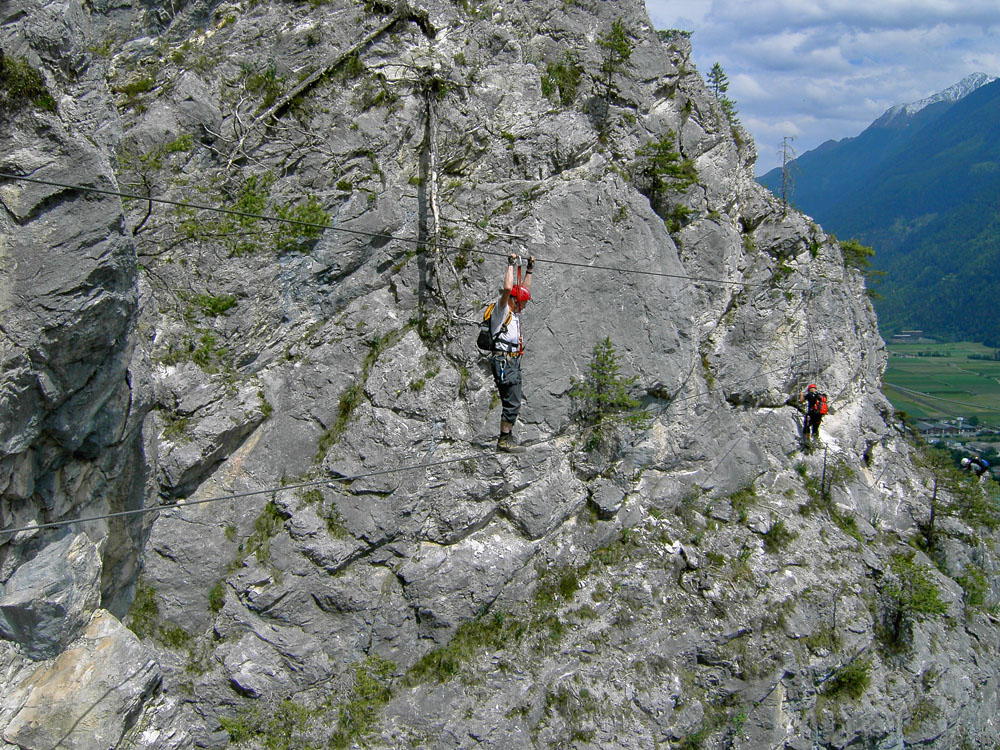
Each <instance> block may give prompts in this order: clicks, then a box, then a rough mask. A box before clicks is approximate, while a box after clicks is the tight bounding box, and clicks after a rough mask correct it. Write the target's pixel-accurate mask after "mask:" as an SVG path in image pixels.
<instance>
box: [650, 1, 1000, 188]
mask: <svg viewBox="0 0 1000 750" xmlns="http://www.w3.org/2000/svg"><path fill="white" fill-rule="evenodd" d="M646 8H647V10H648V11H649V16H650V18H651V19H652V20H653V25H654V26H655V27H656V28H658V29H670V28H678V29H685V30H687V31H691V32H693V34H692V37H691V42H692V45H693V55H694V62H695V64H696V65H697V66H698V70H699V72H700V73H701V74H702V75H703V76H704V75H705V73H707V72H708V70H709V69H710V68H711V67H712V64H713V63H715V62H719V63H721V65H722V67H723V69H724V70H725V71H726V74H727V75H728V76H729V92H728V96H729V97H730V98H731V99H734V100H735V101H736V106H737V110H738V113H739V117H740V121H741V122H742V123H743V125H744V126H745V127H746V128H747V130H749V131H750V133H751V135H753V137H754V141H755V142H756V143H757V152H758V158H757V169H756V171H757V174H763V173H764V172H767V171H768V170H770V169H772V168H774V167H775V166H777V165H778V164H779V163H780V156H779V154H780V150H781V143H782V137H783V136H793V137H794V139H795V140H793V141H792V142H791V145H792V147H793V148H794V149H795V151H796V152H797V153H800V154H801V153H805V152H806V151H809V150H810V149H813V148H816V147H817V146H818V145H820V144H821V143H823V142H824V141H826V140H829V139H835V140H836V139H840V138H845V137H848V136H854V135H857V134H858V133H860V132H861V131H862V130H864V129H865V128H866V127H867V126H868V125H869V124H870V123H871V122H872V121H873V120H875V119H876V118H878V117H879V115H881V114H882V113H883V112H885V110H887V109H888V108H889V107H891V106H893V105H894V104H907V103H910V102H914V101H918V100H920V99H923V98H924V97H926V96H929V95H931V94H934V93H936V92H938V91H942V90H944V89H946V88H948V87H949V86H951V85H952V84H955V83H958V81H960V80H961V79H962V78H964V77H965V76H967V75H969V74H970V73H976V72H983V73H988V74H990V75H1000V0H646Z"/></svg>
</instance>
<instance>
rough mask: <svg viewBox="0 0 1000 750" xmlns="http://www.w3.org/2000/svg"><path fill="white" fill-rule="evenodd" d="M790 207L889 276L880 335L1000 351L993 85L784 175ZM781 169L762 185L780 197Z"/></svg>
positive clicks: (894, 111)
mask: <svg viewBox="0 0 1000 750" xmlns="http://www.w3.org/2000/svg"><path fill="white" fill-rule="evenodd" d="M789 171H790V174H791V176H792V178H793V186H792V189H791V191H790V201H791V203H792V204H793V205H794V206H795V207H796V208H798V209H799V210H801V211H803V212H804V213H806V214H808V215H810V216H812V217H813V218H814V219H815V220H816V221H818V222H819V223H820V224H821V225H822V226H823V228H824V229H825V230H826V231H828V232H832V233H833V234H835V235H836V236H837V237H839V238H840V239H857V240H859V241H861V242H862V243H863V244H865V245H871V246H872V247H874V248H875V253H876V254H875V258H874V262H873V266H874V267H875V268H876V269H878V270H882V271H885V272H886V276H885V278H884V279H883V280H882V282H881V283H880V284H878V286H877V291H878V292H879V293H880V294H881V295H882V299H880V300H876V302H875V306H876V309H877V311H878V314H879V323H880V327H881V328H882V331H883V334H885V335H890V334H892V333H894V332H896V331H898V330H900V329H905V328H918V329H922V330H923V331H925V332H926V333H927V334H929V335H933V336H939V337H944V338H952V339H972V340H975V341H981V342H983V343H986V344H987V345H990V346H1000V315H998V313H997V309H996V307H997V305H996V303H997V299H998V297H1000V80H997V79H996V78H995V77H993V76H988V75H986V74H984V73H976V74H973V75H970V76H968V77H967V78H965V79H963V80H962V81H960V82H959V83H957V84H956V85H954V86H952V87H950V88H948V89H946V90H945V91H942V92H941V93H939V94H936V95H934V96H931V97H928V98H927V99H922V100H921V101H919V102H914V103H912V104H902V105H897V106H895V107H892V108H890V109H889V110H887V111H886V112H885V114H883V115H882V116H881V117H879V118H878V119H877V120H875V122H873V123H872V124H871V125H870V126H869V127H868V128H867V129H866V130H865V131H864V132H863V133H861V134H860V135H858V136H856V137H853V138H844V139H843V140H840V141H827V142H826V143H824V144H822V145H821V146H819V147H818V148H816V149H813V150H812V151H808V152H806V153H804V154H802V155H801V156H800V157H798V158H797V159H796V160H795V161H793V162H791V163H790V168H789ZM781 177H782V173H781V169H780V168H779V169H773V170H771V171H770V172H768V173H767V174H765V175H764V176H762V177H760V178H759V182H760V183H761V184H763V185H765V186H766V187H768V188H770V189H771V190H772V191H773V192H774V193H775V194H778V195H780V194H781Z"/></svg>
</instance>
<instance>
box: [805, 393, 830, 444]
mask: <svg viewBox="0 0 1000 750" xmlns="http://www.w3.org/2000/svg"><path fill="white" fill-rule="evenodd" d="M803 402H805V405H806V416H805V418H804V419H803V420H802V440H803V442H806V443H808V442H809V434H810V432H811V433H812V439H813V440H814V441H818V440H819V423H820V422H822V421H823V416H824V415H825V414H826V394H825V393H820V392H819V391H818V390H816V385H815V383H810V384H809V387H808V388H807V389H806V392H805V393H800V394H799V403H803Z"/></svg>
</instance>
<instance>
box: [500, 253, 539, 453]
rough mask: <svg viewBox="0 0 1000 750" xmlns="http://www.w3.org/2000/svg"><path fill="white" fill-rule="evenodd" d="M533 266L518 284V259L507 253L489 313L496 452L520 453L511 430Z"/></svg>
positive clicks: (519, 395) (518, 406)
mask: <svg viewBox="0 0 1000 750" xmlns="http://www.w3.org/2000/svg"><path fill="white" fill-rule="evenodd" d="M534 267H535V257H534V256H531V257H530V258H528V263H527V265H526V266H525V274H524V280H523V281H521V269H520V258H519V257H518V256H517V255H515V254H514V253H511V254H510V255H509V256H508V257H507V272H506V273H505V274H504V277H503V289H501V291H500V299H499V300H498V301H497V304H496V307H495V309H494V310H493V313H492V314H491V315H490V320H489V326H490V341H491V347H490V349H491V354H490V369H491V370H492V372H493V382H494V383H496V386H497V391H498V393H499V394H500V403H501V405H502V407H503V410H502V411H501V413H500V436H499V437H498V438H497V451H499V452H503V453H520V452H522V451H523V450H524V448H522V447H521V446H519V445H518V444H517V443H516V442H515V440H514V436H513V435H512V434H511V431H512V430H513V429H514V423H515V422H516V421H517V415H518V412H520V410H521V399H522V395H523V394H522V391H521V354H522V353H523V352H524V341H523V339H522V336H521V311H523V310H524V306H525V305H526V304H527V303H528V300H530V299H531V291H530V289H531V272H532V271H533V270H534ZM515 268H517V277H518V282H519V283H517V284H515V283H514V269H515Z"/></svg>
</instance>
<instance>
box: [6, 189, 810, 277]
mask: <svg viewBox="0 0 1000 750" xmlns="http://www.w3.org/2000/svg"><path fill="white" fill-rule="evenodd" d="M0 178H4V179H9V180H23V181H25V182H33V183H35V184H38V185H48V186H50V187H58V188H63V189H65V190H78V191H81V192H89V193H98V194H100V195H113V196H117V197H119V198H127V199H130V200H139V201H146V202H148V203H162V204H164V205H167V206H177V207H179V208H192V209H198V210H201V211H214V212H216V213H221V214H226V215H228V216H238V217H240V218H245V219H259V220H263V221H273V222H277V223H284V224H293V225H295V226H300V227H306V228H310V229H322V230H329V231H333V232H344V233H346V234H353V235H357V236H360V237H369V238H371V239H380V240H397V241H399V242H409V243H412V244H416V245H425V244H427V243H426V241H425V240H421V239H419V238H414V237H400V236H397V235H393V234H387V233H385V232H366V231H364V230H361V229H350V228H348V227H341V226H333V225H332V224H320V223H317V222H312V221H303V220H301V219H292V218H288V217H284V216H272V215H269V214H257V213H252V212H249V211H237V210H236V209H232V208H220V207H218V206H208V205H205V204H201V203H189V202H186V201H175V200H171V199H169V198H159V197H154V196H152V195H139V194H138V193H126V192H123V191H120V190H107V189H104V188H96V187H89V186H86V185H74V184H70V183H65V182H56V181H54V180H42V179H39V178H37V177H27V176H25V175H17V174H11V173H9V172H0ZM483 231H486V232H489V230H483ZM506 236H508V237H512V238H517V239H520V240H525V239H526V238H525V237H523V236H522V235H514V234H508V235H506ZM437 247H439V248H444V249H448V250H456V251H463V252H464V251H468V249H469V248H467V247H462V246H460V245H454V244H448V243H438V245H437ZM476 252H477V253H479V254H481V255H492V256H496V257H499V258H506V257H507V256H508V255H509V253H503V252H499V251H496V250H478V249H477V250H476ZM535 262H536V263H550V264H552V265H557V266H568V267H571V268H585V269H590V270H595V271H610V272H616V273H623V274H633V275H640V276H655V277H659V278H666V279H681V280H684V281H691V282H696V283H704V284H718V285H720V286H736V287H752V286H758V285H763V284H764V283H767V282H750V281H728V280H725V279H714V278H711V277H708V276H685V275H683V274H676V273H667V272H666V271H652V270H648V269H643V268H622V267H621V266H607V265H602V264H596V263H580V262H575V261H569V260H559V259H556V258H542V257H537V256H536V257H535ZM786 291H808V288H806V289H799V288H795V287H793V288H791V289H788V290H786Z"/></svg>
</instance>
